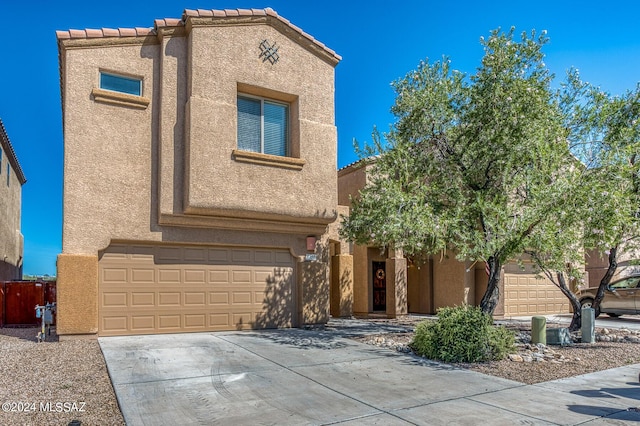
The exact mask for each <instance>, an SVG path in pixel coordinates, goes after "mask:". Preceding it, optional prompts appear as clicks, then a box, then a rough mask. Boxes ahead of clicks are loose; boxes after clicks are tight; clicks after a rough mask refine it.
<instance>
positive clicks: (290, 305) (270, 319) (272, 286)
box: [236, 268, 296, 330]
mask: <svg viewBox="0 0 640 426" xmlns="http://www.w3.org/2000/svg"><path fill="white" fill-rule="evenodd" d="M294 285H295V280H294V278H293V269H292V268H274V270H273V274H272V275H269V276H268V277H267V279H266V289H265V292H264V299H263V301H262V311H261V312H259V313H257V314H256V318H255V322H254V323H253V326H252V328H254V329H263V328H283V327H293V326H295V321H294V315H295V312H296V309H295V306H296V304H295V297H294ZM243 326H244V324H242V322H240V323H238V324H236V328H237V329H238V330H242V329H243Z"/></svg>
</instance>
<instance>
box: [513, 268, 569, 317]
mask: <svg viewBox="0 0 640 426" xmlns="http://www.w3.org/2000/svg"><path fill="white" fill-rule="evenodd" d="M504 294H505V298H504V310H505V316H508V317H512V316H525V315H526V316H528V315H551V314H560V313H567V312H569V299H567V298H566V296H565V295H563V294H562V292H561V291H560V289H559V288H558V287H556V286H555V285H554V284H553V283H552V282H550V281H549V280H546V279H542V278H536V276H535V275H532V274H505V275H504Z"/></svg>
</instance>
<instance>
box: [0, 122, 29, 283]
mask: <svg viewBox="0 0 640 426" xmlns="http://www.w3.org/2000/svg"><path fill="white" fill-rule="evenodd" d="M0 131H3V129H0ZM0 151H2V154H1V157H0V158H1V160H0V281H7V280H15V279H21V278H22V277H21V267H22V261H23V253H24V237H23V236H22V233H21V231H20V222H21V207H22V183H21V182H20V181H19V179H18V176H17V174H16V172H15V170H14V169H13V167H12V166H11V165H10V164H9V159H8V155H9V153H8V149H7V148H5V147H4V146H3V145H2V144H0ZM7 164H9V180H8V184H7Z"/></svg>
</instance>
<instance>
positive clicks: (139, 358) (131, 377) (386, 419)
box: [99, 321, 640, 425]
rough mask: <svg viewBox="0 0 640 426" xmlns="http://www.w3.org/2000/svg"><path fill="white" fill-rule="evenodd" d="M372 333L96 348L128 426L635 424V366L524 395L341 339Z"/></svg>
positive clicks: (342, 324)
mask: <svg viewBox="0 0 640 426" xmlns="http://www.w3.org/2000/svg"><path fill="white" fill-rule="evenodd" d="M369 327H371V326H370V325H369V324H368V323H363V322H358V321H353V322H350V321H339V322H332V323H330V327H328V329H327V330H324V331H316V330H300V329H291V330H273V331H261V332H223V333H194V334H174V335H155V336H132V337H106V338H100V339H99V341H100V346H101V347H102V351H103V353H104V356H105V359H106V361H107V367H108V369H109V374H110V375H111V379H112V381H113V385H114V389H115V391H116V395H117V398H118V402H119V404H120V408H121V409H122V413H123V415H124V418H125V420H126V422H127V424H128V425H162V424H180V425H191V424H206V425H209V424H230V425H249V424H251V425H258V424H259V425H263V424H264V425H269V424H277V425H284V424H290V425H302V424H348V425H359V424H362V425H365V424H366V425H370V424H385V425H395V424H398V425H400V424H402V425H406V424H426V425H440V424H442V425H444V424H447V425H450V424H458V425H477V424H491V425H513V424H540V425H545V424H567V425H576V424H588V425H601V424H625V423H627V422H628V424H640V413H639V412H637V411H636V410H635V407H638V406H639V405H640V384H639V383H638V372H639V371H640V365H635V366H629V367H623V368H618V369H614V370H608V371H605V372H601V373H594V374H589V375H585V376H579V377H575V378H571V379H562V380H557V381H553V382H547V383H541V384H538V385H523V384H521V383H517V382H513V381H509V380H505V379H501V378H496V377H490V376H486V375H483V374H480V373H475V372H471V371H467V370H460V369H454V368H451V367H448V366H446V365H442V364H438V363H433V362H428V361H425V360H422V359H420V358H418V357H415V356H412V355H408V354H401V353H395V352H392V351H390V350H388V349H379V348H376V347H374V346H369V345H365V344H360V343H357V342H355V341H353V340H351V339H348V338H346V336H348V335H350V334H359V333H366V332H371V331H372V330H371V329H370V328H369ZM630 408H631V409H630ZM625 420H626V422H625Z"/></svg>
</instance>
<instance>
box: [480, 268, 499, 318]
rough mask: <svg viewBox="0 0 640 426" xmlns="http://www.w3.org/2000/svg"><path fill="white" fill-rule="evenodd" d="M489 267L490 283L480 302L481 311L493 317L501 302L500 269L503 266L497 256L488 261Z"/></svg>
mask: <svg viewBox="0 0 640 426" xmlns="http://www.w3.org/2000/svg"><path fill="white" fill-rule="evenodd" d="M487 264H488V265H489V282H488V283H487V290H486V291H485V292H484V296H482V300H481V301H480V309H482V312H484V313H486V314H489V315H491V316H493V311H495V310H496V306H498V302H499V301H500V286H499V284H500V269H502V265H501V263H500V260H498V259H497V258H496V257H495V256H490V257H489V259H488V260H487Z"/></svg>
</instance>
